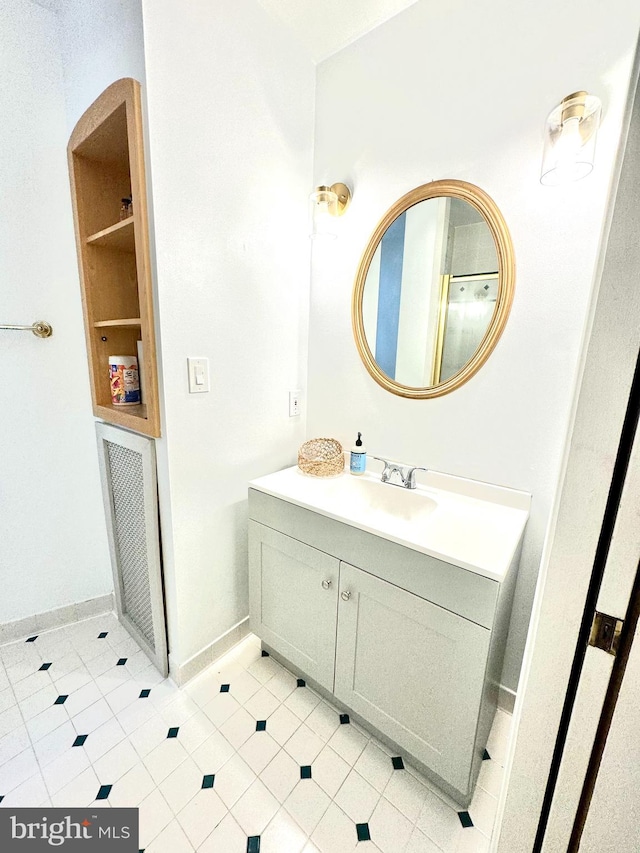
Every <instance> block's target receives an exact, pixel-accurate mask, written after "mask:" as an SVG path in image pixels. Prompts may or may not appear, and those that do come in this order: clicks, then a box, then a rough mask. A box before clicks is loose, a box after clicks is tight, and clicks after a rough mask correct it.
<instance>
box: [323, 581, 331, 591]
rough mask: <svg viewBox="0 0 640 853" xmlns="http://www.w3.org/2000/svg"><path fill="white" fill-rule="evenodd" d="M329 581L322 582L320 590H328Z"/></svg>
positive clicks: (329, 586)
mask: <svg viewBox="0 0 640 853" xmlns="http://www.w3.org/2000/svg"><path fill="white" fill-rule="evenodd" d="M330 588H331V581H322V589H330Z"/></svg>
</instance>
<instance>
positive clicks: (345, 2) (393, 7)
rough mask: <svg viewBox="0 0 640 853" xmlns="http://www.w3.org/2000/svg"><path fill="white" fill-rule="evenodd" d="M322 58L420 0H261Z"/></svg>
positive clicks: (317, 58)
mask: <svg viewBox="0 0 640 853" xmlns="http://www.w3.org/2000/svg"><path fill="white" fill-rule="evenodd" d="M258 2H259V3H260V5H261V6H263V7H264V8H265V9H266V10H267V11H268V12H270V13H271V14H272V15H274V16H275V17H276V18H279V19H280V21H281V22H282V23H283V24H285V26H287V27H288V28H289V29H290V30H291V33H292V35H293V37H294V38H295V39H296V41H298V42H299V43H300V44H301V45H302V47H303V48H304V49H305V50H306V52H307V53H308V54H309V56H310V57H311V59H312V60H313V61H314V62H320V60H322V59H326V57H327V56H331V54H333V53H336V52H337V51H338V50H341V49H342V48H343V47H346V46H347V45H348V44H351V42H353V41H355V40H356V39H358V38H360V36H363V35H364V34H365V33H368V32H369V30H373V29H374V28H375V27H377V26H378V25H379V24H382V23H383V22H384V21H387V20H388V19H389V18H392V17H393V16H394V15H397V14H398V12H402V11H403V10H404V9H406V8H407V7H408V6H412V5H413V4H414V3H416V2H417V0H258Z"/></svg>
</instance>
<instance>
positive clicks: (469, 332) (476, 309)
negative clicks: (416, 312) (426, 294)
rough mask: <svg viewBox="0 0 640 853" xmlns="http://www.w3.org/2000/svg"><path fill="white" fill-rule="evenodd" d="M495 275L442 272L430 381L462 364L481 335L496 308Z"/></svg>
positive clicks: (446, 375)
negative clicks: (445, 273) (448, 273)
mask: <svg viewBox="0 0 640 853" xmlns="http://www.w3.org/2000/svg"><path fill="white" fill-rule="evenodd" d="M497 295H498V274H497V273H495V272H491V273H480V274H477V275H457V276H455V275H444V276H442V286H441V291H440V312H439V318H438V332H437V340H436V357H435V359H434V370H433V376H432V384H433V385H436V384H437V383H438V382H445V381H446V380H447V379H450V378H451V377H452V376H454V375H455V374H456V373H457V372H458V371H459V370H462V368H463V367H464V366H465V364H466V363H467V362H468V361H469V359H470V358H471V357H472V356H473V354H474V353H475V352H476V350H477V349H478V347H479V346H480V344H481V342H482V339H483V338H484V336H485V334H486V332H487V329H488V327H489V323H490V321H491V317H492V316H493V312H494V309H495V307H496V298H497Z"/></svg>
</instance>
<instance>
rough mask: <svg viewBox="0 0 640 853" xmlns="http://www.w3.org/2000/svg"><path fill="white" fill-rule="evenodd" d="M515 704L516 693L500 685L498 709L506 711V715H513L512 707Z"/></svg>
mask: <svg viewBox="0 0 640 853" xmlns="http://www.w3.org/2000/svg"><path fill="white" fill-rule="evenodd" d="M515 704H516V691H515V690H512V689H511V688H510V687H505V686H504V684H501V685H500V687H499V688H498V708H501V709H502V710H503V711H506V712H507V714H513V707H514V705H515Z"/></svg>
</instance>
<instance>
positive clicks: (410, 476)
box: [405, 465, 429, 489]
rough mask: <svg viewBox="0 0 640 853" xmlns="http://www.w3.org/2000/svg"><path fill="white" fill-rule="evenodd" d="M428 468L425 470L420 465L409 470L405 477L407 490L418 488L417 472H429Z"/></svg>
mask: <svg viewBox="0 0 640 853" xmlns="http://www.w3.org/2000/svg"><path fill="white" fill-rule="evenodd" d="M428 470H429V469H428V468H423V467H421V466H420V465H414V466H413V467H411V468H407V473H406V475H405V479H406V483H407V488H408V489H415V487H416V471H428Z"/></svg>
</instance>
